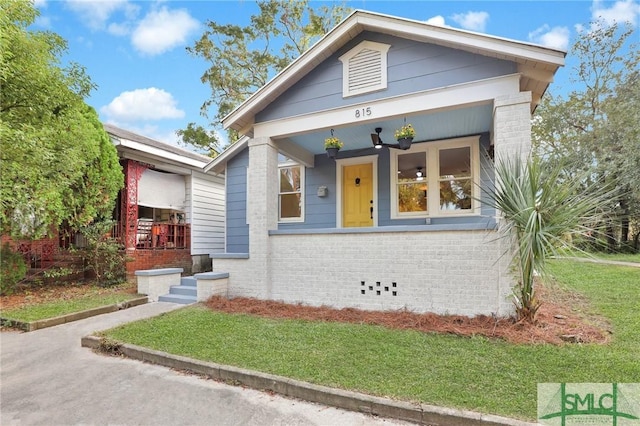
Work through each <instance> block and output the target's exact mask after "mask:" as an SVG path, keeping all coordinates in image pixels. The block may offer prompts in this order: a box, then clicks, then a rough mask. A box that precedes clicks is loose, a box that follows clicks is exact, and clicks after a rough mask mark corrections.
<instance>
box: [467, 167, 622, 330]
mask: <svg viewBox="0 0 640 426" xmlns="http://www.w3.org/2000/svg"><path fill="white" fill-rule="evenodd" d="M567 166H571V164H570V163H567V162H559V161H555V162H547V161H544V160H542V159H541V158H540V157H535V158H528V159H527V160H526V161H522V160H521V157H520V155H515V156H513V157H510V156H500V157H498V158H497V159H496V163H495V176H496V182H497V185H496V186H495V187H488V188H487V187H482V188H481V189H482V192H483V193H484V194H485V195H486V197H485V199H482V202H483V203H485V204H486V205H488V206H490V207H492V208H494V209H496V210H498V211H499V212H500V213H499V214H500V215H501V217H502V218H503V219H504V223H505V225H504V226H501V229H500V230H501V232H502V237H503V238H507V239H508V240H507V241H508V242H509V251H508V253H511V254H512V256H513V257H512V259H511V266H512V267H513V270H514V271H515V272H514V273H515V275H516V280H517V283H516V288H515V290H514V294H513V296H514V298H515V304H516V313H517V316H518V319H519V320H522V319H524V320H527V321H531V322H533V321H534V319H535V314H536V312H537V310H538V308H539V307H540V301H539V300H538V298H537V297H536V293H535V285H534V284H535V275H536V274H540V275H541V277H542V278H543V279H544V277H545V273H546V265H547V260H548V259H549V258H550V257H551V256H553V255H557V254H558V253H559V252H561V249H563V248H564V249H568V250H571V249H573V248H574V245H573V244H572V243H571V241H572V240H571V238H570V237H571V236H572V235H575V234H578V235H580V236H581V237H582V238H587V239H589V238H593V235H594V234H593V229H592V228H591V227H589V225H588V224H590V223H594V222H598V221H600V220H601V219H600V217H599V216H600V214H601V211H602V206H603V205H604V204H606V203H608V200H609V199H610V198H611V197H612V192H611V191H610V190H609V187H608V186H607V185H603V184H602V183H601V182H599V181H595V182H591V183H590V184H588V185H587V186H586V187H585V186H584V185H583V183H584V182H585V179H586V178H587V177H588V176H589V175H590V172H588V171H587V172H583V173H582V174H577V175H575V174H574V176H573V178H570V179H568V178H566V168H567ZM479 201H480V200H479Z"/></svg>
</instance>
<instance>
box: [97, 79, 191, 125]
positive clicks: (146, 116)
mask: <svg viewBox="0 0 640 426" xmlns="http://www.w3.org/2000/svg"><path fill="white" fill-rule="evenodd" d="M176 104H177V102H176V100H175V99H174V98H173V96H172V95H171V93H168V92H165V91H164V90H162V89H156V88H155V87H150V88H148V89H136V90H133V91H130V92H122V93H121V94H120V95H118V96H117V97H116V98H115V99H113V100H112V101H111V103H109V105H105V106H103V107H102V108H100V112H101V113H103V114H105V115H106V116H107V117H109V119H112V120H118V121H125V122H131V121H135V120H162V119H166V118H182V117H184V115H185V113H184V111H182V110H181V109H178V108H177V107H176Z"/></svg>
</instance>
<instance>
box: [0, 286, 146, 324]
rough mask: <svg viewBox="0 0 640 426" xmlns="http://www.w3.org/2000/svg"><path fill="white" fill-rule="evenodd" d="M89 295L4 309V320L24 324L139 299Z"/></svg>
mask: <svg viewBox="0 0 640 426" xmlns="http://www.w3.org/2000/svg"><path fill="white" fill-rule="evenodd" d="M97 292H98V289H96V292H94V293H93V294H92V293H91V292H90V293H89V294H86V295H84V296H83V297H74V298H71V299H61V300H54V301H51V302H44V303H38V304H33V305H26V306H22V307H19V308H12V309H3V310H2V314H1V315H0V316H2V318H10V319H13V320H17V321H22V322H33V321H38V320H43V319H47V318H54V317H58V316H61V315H66V314H72V313H75V312H80V311H84V310H87V309H92V308H98V307H100V306H106V305H113V304H115V303H120V302H124V301H126V300H129V299H133V298H135V297H138V296H139V295H136V294H122V293H107V294H96V293H97Z"/></svg>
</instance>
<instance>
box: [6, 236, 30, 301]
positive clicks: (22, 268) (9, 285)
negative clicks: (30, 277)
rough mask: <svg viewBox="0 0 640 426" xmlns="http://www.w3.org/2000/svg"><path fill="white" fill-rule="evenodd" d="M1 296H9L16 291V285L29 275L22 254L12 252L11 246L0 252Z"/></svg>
mask: <svg viewBox="0 0 640 426" xmlns="http://www.w3.org/2000/svg"><path fill="white" fill-rule="evenodd" d="M0 265H1V266H0V294H2V295H8V294H11V293H13V292H14V291H15V289H16V285H17V284H18V283H19V282H20V281H21V280H22V279H24V277H25V276H26V275H27V265H26V264H25V263H24V259H23V258H22V255H21V254H20V253H16V252H14V251H13V250H11V247H9V244H6V243H5V245H3V246H2V249H1V250H0Z"/></svg>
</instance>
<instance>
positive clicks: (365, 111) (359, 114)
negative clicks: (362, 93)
mask: <svg viewBox="0 0 640 426" xmlns="http://www.w3.org/2000/svg"><path fill="white" fill-rule="evenodd" d="M370 115H371V107H366V108H358V109H357V110H356V118H364V117H369V116H370Z"/></svg>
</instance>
